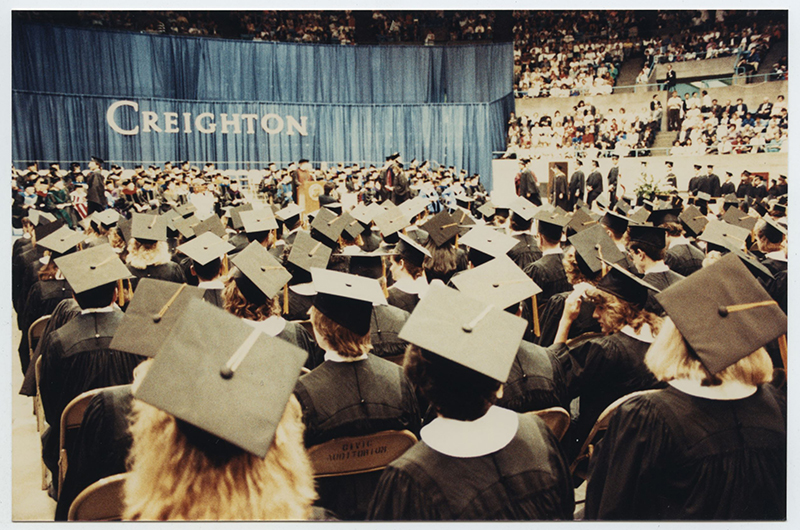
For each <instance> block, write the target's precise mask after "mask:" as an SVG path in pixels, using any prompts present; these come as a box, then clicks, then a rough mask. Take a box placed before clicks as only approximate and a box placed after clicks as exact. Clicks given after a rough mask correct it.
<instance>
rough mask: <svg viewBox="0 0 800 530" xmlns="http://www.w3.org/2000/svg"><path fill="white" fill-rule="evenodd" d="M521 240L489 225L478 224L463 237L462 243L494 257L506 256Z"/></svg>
mask: <svg viewBox="0 0 800 530" xmlns="http://www.w3.org/2000/svg"><path fill="white" fill-rule="evenodd" d="M518 243H519V240H518V239H516V238H513V237H511V236H509V235H507V234H504V233H502V232H500V231H498V230H495V229H493V228H491V227H488V226H476V227H475V228H473V229H472V230H470V231H469V232H467V234H466V235H465V236H464V237H462V238H461V240H460V244H461V245H464V246H467V247H469V248H471V249H475V250H477V251H479V252H483V253H484V254H487V255H489V256H492V257H494V258H499V257H501V256H505V255H506V253H507V252H508V251H509V250H511V249H512V248H514V247H515V246H517V244H518Z"/></svg>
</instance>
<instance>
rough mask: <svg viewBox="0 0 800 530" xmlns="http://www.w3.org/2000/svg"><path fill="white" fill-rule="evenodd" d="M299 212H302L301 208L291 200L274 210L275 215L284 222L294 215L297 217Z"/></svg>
mask: <svg viewBox="0 0 800 530" xmlns="http://www.w3.org/2000/svg"><path fill="white" fill-rule="evenodd" d="M301 213H303V209H302V208H300V207H299V206H298V205H296V204H295V203H293V202H292V203H289V204H288V205H287V206H286V207H285V208H283V209H281V210H278V211H277V212H275V217H276V218H277V219H279V220H281V221H283V222H284V223H285V222H286V221H289V220H290V219H292V218H294V217H298V216H299V215H300V214H301Z"/></svg>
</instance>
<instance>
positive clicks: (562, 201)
mask: <svg viewBox="0 0 800 530" xmlns="http://www.w3.org/2000/svg"><path fill="white" fill-rule="evenodd" d="M553 171H554V172H555V177H553V190H552V192H551V194H550V204H554V205H556V206H560V207H561V208H563V209H564V210H567V211H569V207H570V201H569V189H568V186H567V176H566V175H565V174H564V172H563V171H561V170H560V169H558V168H554V169H553Z"/></svg>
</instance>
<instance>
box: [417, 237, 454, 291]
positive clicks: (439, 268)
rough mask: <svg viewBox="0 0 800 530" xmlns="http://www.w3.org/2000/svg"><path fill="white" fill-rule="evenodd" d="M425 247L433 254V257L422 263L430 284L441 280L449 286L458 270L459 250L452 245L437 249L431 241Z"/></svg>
mask: <svg viewBox="0 0 800 530" xmlns="http://www.w3.org/2000/svg"><path fill="white" fill-rule="evenodd" d="M425 247H426V248H427V249H428V251H429V252H430V253H431V257H429V258H428V257H426V258H425V261H424V262H423V263H422V268H423V269H425V277H426V278H428V281H429V282H430V281H433V280H436V279H439V280H442V281H443V282H444V283H445V284H447V282H449V281H450V277H451V276H452V275H453V274H454V273H455V272H456V269H457V268H458V250H457V249H456V247H455V246H454V245H453V244H452V243H445V244H444V245H442V246H441V247H437V246H436V244H435V243H434V242H433V241H432V240H431V239H429V240H428V243H427V244H426V245H425Z"/></svg>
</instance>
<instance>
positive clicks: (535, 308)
mask: <svg viewBox="0 0 800 530" xmlns="http://www.w3.org/2000/svg"><path fill="white" fill-rule="evenodd" d="M531 305H532V306H533V334H534V335H536V336H537V337H540V336H541V335H542V331H541V330H540V329H539V305H538V304H537V303H536V295H533V296H532V297H531Z"/></svg>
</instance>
